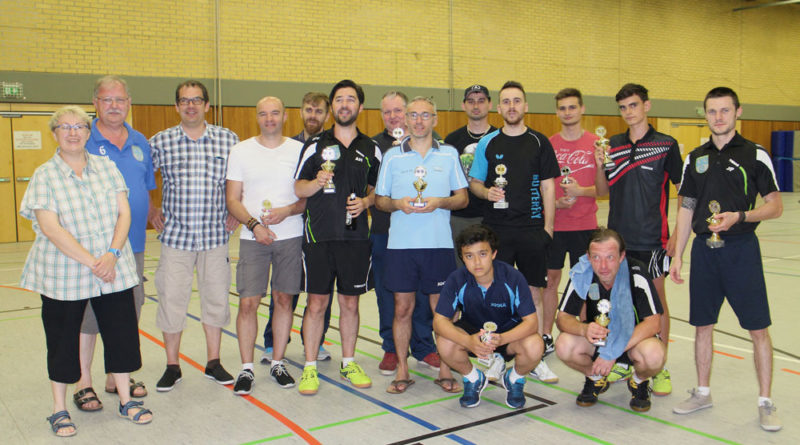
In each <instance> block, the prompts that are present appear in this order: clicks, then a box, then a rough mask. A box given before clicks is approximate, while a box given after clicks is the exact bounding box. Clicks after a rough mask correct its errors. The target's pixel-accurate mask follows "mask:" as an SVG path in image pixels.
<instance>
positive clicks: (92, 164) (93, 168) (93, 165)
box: [53, 148, 97, 177]
mask: <svg viewBox="0 0 800 445" xmlns="http://www.w3.org/2000/svg"><path fill="white" fill-rule="evenodd" d="M60 152H61V148H58V149H56V154H55V155H53V159H54V160H55V164H56V168H58V170H59V171H60V172H61V173H62V174H63V175H64V176H67V177H69V176H75V171H74V170H73V169H72V167H70V166H69V164H67V162H66V161H64V159H62V158H61V155H60V154H59V153H60ZM83 155H84V156H85V157H86V166H85V167H84V168H83V170H84V171H87V172H90V173H96V172H97V161H96V160H94V159H93V156H90V155H89V152H87V151H86V150H84V152H83Z"/></svg>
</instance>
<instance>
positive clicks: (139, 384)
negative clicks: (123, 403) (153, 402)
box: [106, 378, 147, 399]
mask: <svg viewBox="0 0 800 445" xmlns="http://www.w3.org/2000/svg"><path fill="white" fill-rule="evenodd" d="M130 388H131V397H136V398H137V399H141V398H142V397H147V388H146V387H145V386H144V383H143V382H137V381H135V380H133V378H131V386H130ZM139 388H142V390H143V391H144V394H139V395H136V394H135V392H136V390H137V389H139ZM106 392H107V393H109V394H116V393H117V387H116V386H115V387H113V388H106Z"/></svg>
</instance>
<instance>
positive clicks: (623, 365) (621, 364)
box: [615, 363, 628, 369]
mask: <svg viewBox="0 0 800 445" xmlns="http://www.w3.org/2000/svg"><path fill="white" fill-rule="evenodd" d="M615 365H617V366H621V367H622V368H623V369H628V364H627V363H615Z"/></svg>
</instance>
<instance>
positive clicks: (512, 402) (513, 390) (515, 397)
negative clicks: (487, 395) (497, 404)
mask: <svg viewBox="0 0 800 445" xmlns="http://www.w3.org/2000/svg"><path fill="white" fill-rule="evenodd" d="M510 375H511V369H509V370H508V371H506V373H505V374H503V388H505V389H506V405H508V406H510V407H511V408H514V409H519V408H522V407H523V406H525V378H524V377H523V378H521V379H517V381H516V382H514V383H511V380H509V376H510Z"/></svg>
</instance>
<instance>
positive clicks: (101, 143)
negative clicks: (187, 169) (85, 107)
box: [86, 119, 156, 253]
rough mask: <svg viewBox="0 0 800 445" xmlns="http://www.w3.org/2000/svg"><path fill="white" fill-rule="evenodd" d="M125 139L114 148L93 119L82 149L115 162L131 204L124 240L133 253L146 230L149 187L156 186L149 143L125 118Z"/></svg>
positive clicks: (139, 248) (140, 248)
mask: <svg viewBox="0 0 800 445" xmlns="http://www.w3.org/2000/svg"><path fill="white" fill-rule="evenodd" d="M123 124H124V125H125V128H126V129H127V130H128V139H127V140H126V141H125V146H124V147H122V150H120V149H119V148H117V147H116V146H115V145H114V144H112V143H111V142H110V141H109V140H108V139H106V138H105V137H104V136H103V135H102V134H100V131H98V130H97V119H95V120H94V121H93V122H92V134H91V135H90V136H89V140H88V141H87V142H86V150H87V151H88V152H89V153H91V154H94V155H99V156H105V157H107V158H109V159H111V160H112V161H114V164H116V165H117V169H119V171H120V173H122V177H123V178H124V179H125V185H127V186H128V190H129V193H128V203H129V205H130V207H131V228H130V231H129V232H128V240H129V241H130V243H131V248H132V249H133V253H139V252H144V244H145V238H146V233H145V232H146V230H147V210H148V208H149V206H150V192H149V191H150V190H153V189H155V188H156V179H155V176H154V174H153V160H152V158H151V157H150V144H149V143H148V142H147V138H145V137H144V135H143V134H142V133H140V132H138V131H136V130H134V129H133V128H132V127H131V126H130V125H128V123H127V122H124V123H123Z"/></svg>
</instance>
